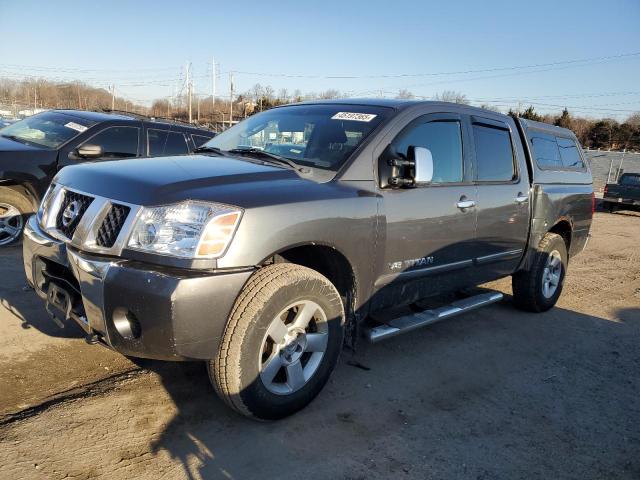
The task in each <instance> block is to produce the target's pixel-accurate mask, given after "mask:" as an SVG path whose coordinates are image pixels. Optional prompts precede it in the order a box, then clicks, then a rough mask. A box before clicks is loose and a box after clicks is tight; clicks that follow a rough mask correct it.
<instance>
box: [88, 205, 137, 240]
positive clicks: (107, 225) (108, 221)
mask: <svg viewBox="0 0 640 480" xmlns="http://www.w3.org/2000/svg"><path fill="white" fill-rule="evenodd" d="M129 210H130V209H129V207H127V206H125V205H118V204H116V203H114V204H113V205H112V206H111V209H110V210H109V213H108V214H107V216H106V217H104V220H103V221H102V225H100V228H99V229H98V235H97V236H96V243H97V244H98V245H99V246H101V247H105V248H111V247H113V244H114V243H116V239H117V238H118V235H119V234H120V230H122V226H123V225H124V221H125V220H126V219H127V215H129Z"/></svg>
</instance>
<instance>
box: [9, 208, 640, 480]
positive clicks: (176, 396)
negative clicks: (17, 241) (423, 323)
mask: <svg viewBox="0 0 640 480" xmlns="http://www.w3.org/2000/svg"><path fill="white" fill-rule="evenodd" d="M592 233H593V238H592V240H591V242H590V243H589V245H588V248H587V250H586V252H585V253H583V254H582V255H580V256H579V257H576V258H575V259H574V260H573V261H572V263H571V265H570V269H569V274H568V277H567V282H566V285H565V290H564V293H563V295H562V297H561V299H560V302H559V305H558V306H557V307H556V308H555V309H553V310H551V311H549V312H547V313H544V314H537V315H536V314H528V313H523V312H520V311H517V310H515V309H514V308H513V307H512V306H511V302H510V298H509V297H508V296H507V298H506V300H505V301H504V302H503V303H502V304H498V305H493V306H491V307H488V308H485V309H481V310H478V311H476V312H473V313H469V314H466V315H464V316H461V317H458V318H454V319H451V320H449V321H445V322H442V323H439V324H436V325H433V326H431V327H427V328H425V329H423V330H420V331H418V332H414V333H413V334H411V335H407V336H400V337H396V338H393V339H390V340H388V341H386V342H384V343H381V344H377V345H365V344H363V345H361V347H360V348H359V349H358V351H357V353H355V354H352V353H345V354H344V355H343V357H342V359H341V362H340V365H339V366H338V368H337V370H336V372H335V374H334V375H333V377H332V379H331V380H330V383H329V384H328V385H327V387H326V388H325V390H324V391H323V392H322V393H321V395H320V396H319V397H318V398H317V399H316V400H315V401H314V402H313V403H312V404H311V405H310V406H309V407H308V408H307V409H305V410H304V411H302V412H300V413H299V414H297V415H295V416H293V417H291V418H289V419H286V420H283V421H280V422H276V423H257V422H253V421H250V420H246V419H244V418H242V417H240V416H238V415H236V414H234V413H233V412H231V411H229V410H228V409H227V408H226V407H225V406H224V405H223V404H222V402H221V401H219V400H218V399H217V398H216V397H215V395H214V392H213V390H212V388H211V387H210V386H209V384H208V380H207V376H206V371H205V369H204V367H203V365H201V364H196V363H193V364H187V363H181V364H176V363H164V362H151V361H148V362H144V363H140V365H137V364H134V363H132V362H130V361H129V360H127V359H125V358H123V357H121V356H119V355H117V354H114V353H112V352H109V351H108V350H106V349H104V348H101V347H96V346H89V345H86V344H85V343H84V341H83V339H82V335H81V333H80V330H79V329H74V328H70V329H66V330H58V328H57V327H56V326H55V325H53V324H52V323H51V322H50V321H49V320H48V318H47V316H46V314H45V312H44V308H43V306H42V302H40V301H39V300H37V299H36V298H35V294H34V293H33V292H30V291H24V290H23V285H24V280H23V273H22V265H21V255H20V253H21V252H20V250H19V249H17V248H14V249H10V250H4V251H3V252H2V253H1V254H0V272H1V274H0V302H1V304H2V306H0V479H18V478H29V479H32V478H33V479H40V478H42V479H63V478H74V479H84V478H104V479H131V478H136V479H138V478H141V479H154V480H158V479H165V478H166V479H182V478H186V479H199V478H207V479H209V478H221V479H251V478H261V479H265V478H313V479H315V478H321V479H324V478H331V479H334V478H335V479H378V478H380V479H382V478H420V479H432V478H433V479H441V478H462V479H466V478H469V479H477V480H480V479H509V480H513V479H519V478H526V479H530V478H540V479H542V478H544V479H549V478H554V479H556V478H558V479H559V478H562V479H569V478H572V479H573V478H575V479H605V478H606V479H613V478H616V479H618V478H628V479H636V480H637V479H639V478H640V400H639V399H640V348H639V345H640V243H639V240H640V214H631V213H629V214H627V213H626V212H620V213H616V214H613V215H611V214H608V213H598V214H597V215H596V218H595V222H594V227H593V230H592ZM492 287H494V288H498V289H500V290H502V291H504V292H505V293H507V294H508V293H510V283H509V281H508V280H502V281H500V282H495V283H494V284H492ZM354 365H360V368H359V367H356V366H354ZM362 366H365V367H366V368H367V369H364V368H361V367H362Z"/></svg>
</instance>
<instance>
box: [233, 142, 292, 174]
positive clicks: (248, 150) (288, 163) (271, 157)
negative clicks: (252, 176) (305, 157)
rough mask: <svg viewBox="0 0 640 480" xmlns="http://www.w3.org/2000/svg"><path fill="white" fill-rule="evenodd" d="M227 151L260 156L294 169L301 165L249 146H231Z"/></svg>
mask: <svg viewBox="0 0 640 480" xmlns="http://www.w3.org/2000/svg"><path fill="white" fill-rule="evenodd" d="M227 151H228V152H229V153H237V154H240V155H247V154H249V155H253V156H254V157H260V158H262V159H263V160H268V161H271V162H272V163H277V164H279V165H283V166H287V167H290V168H293V169H294V170H300V169H301V167H300V165H298V164H297V163H295V162H292V161H291V160H289V159H288V158H287V157H281V156H280V155H276V154H275V153H269V152H265V151H264V150H260V149H259V148H254V147H249V148H232V149H231V150H227Z"/></svg>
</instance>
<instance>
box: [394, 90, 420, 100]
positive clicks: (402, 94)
mask: <svg viewBox="0 0 640 480" xmlns="http://www.w3.org/2000/svg"><path fill="white" fill-rule="evenodd" d="M396 98H399V99H402V100H411V99H413V98H416V96H415V95H414V94H413V93H411V92H410V91H409V90H407V89H406V88H401V89H400V90H399V91H398V95H396Z"/></svg>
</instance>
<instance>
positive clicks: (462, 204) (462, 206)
mask: <svg viewBox="0 0 640 480" xmlns="http://www.w3.org/2000/svg"><path fill="white" fill-rule="evenodd" d="M475 206H476V202H475V201H473V200H462V199H460V201H459V202H458V203H456V207H458V208H460V209H465V208H471V207H475Z"/></svg>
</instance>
